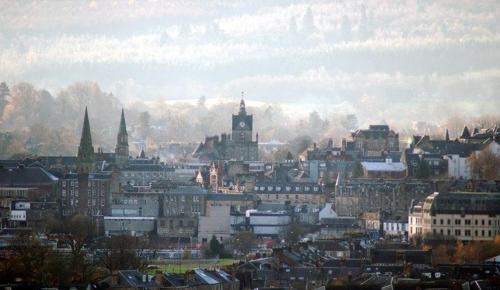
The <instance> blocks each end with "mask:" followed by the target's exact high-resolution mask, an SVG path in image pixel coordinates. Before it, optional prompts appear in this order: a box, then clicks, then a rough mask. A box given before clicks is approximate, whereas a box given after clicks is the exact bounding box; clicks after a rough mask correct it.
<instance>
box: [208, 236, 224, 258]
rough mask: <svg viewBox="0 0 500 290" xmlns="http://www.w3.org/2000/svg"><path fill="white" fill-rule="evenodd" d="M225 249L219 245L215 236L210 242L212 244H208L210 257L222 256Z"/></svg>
mask: <svg viewBox="0 0 500 290" xmlns="http://www.w3.org/2000/svg"><path fill="white" fill-rule="evenodd" d="M223 249H224V246H223V245H222V244H221V243H219V241H218V240H217V238H216V237H215V235H213V236H212V239H211V240H210V243H209V244H208V250H209V254H210V255H214V256H216V255H217V256H220V255H221V254H222V251H223Z"/></svg>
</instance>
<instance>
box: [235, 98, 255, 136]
mask: <svg viewBox="0 0 500 290" xmlns="http://www.w3.org/2000/svg"><path fill="white" fill-rule="evenodd" d="M252 126H253V116H252V115H248V114H247V111H246V108H245V100H243V99H241V102H240V111H239V113H238V114H237V115H233V132H232V139H233V142H235V143H246V142H252Z"/></svg>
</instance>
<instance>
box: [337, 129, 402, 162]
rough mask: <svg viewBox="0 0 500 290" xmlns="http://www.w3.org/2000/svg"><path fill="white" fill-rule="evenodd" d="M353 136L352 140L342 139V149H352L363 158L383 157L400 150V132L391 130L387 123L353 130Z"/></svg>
mask: <svg viewBox="0 0 500 290" xmlns="http://www.w3.org/2000/svg"><path fill="white" fill-rule="evenodd" d="M351 138H352V140H350V141H347V140H345V139H344V140H343V141H342V150H344V151H349V150H348V149H352V150H354V151H355V152H357V153H358V155H359V157H362V158H373V157H382V156H384V155H386V154H388V153H390V152H399V134H398V133H395V132H394V131H393V130H390V129H389V126H387V125H370V127H369V128H368V129H365V130H357V131H356V132H353V133H352V134H351ZM351 144H352V146H350V145H351ZM351 147H352V148H351Z"/></svg>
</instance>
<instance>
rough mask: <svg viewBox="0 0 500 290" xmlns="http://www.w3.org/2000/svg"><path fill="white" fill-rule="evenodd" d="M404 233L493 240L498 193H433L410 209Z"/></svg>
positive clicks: (497, 230) (498, 227) (499, 213)
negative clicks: (406, 231) (406, 229)
mask: <svg viewBox="0 0 500 290" xmlns="http://www.w3.org/2000/svg"><path fill="white" fill-rule="evenodd" d="M408 234H409V238H412V237H416V236H422V237H425V236H426V235H433V236H441V237H443V238H454V239H456V240H461V241H491V240H494V239H495V237H496V236H497V235H500V193H498V192H496V193H483V192H441V193H440V192H435V193H433V194H431V195H429V196H428V197H427V198H426V199H425V200H424V201H422V202H419V203H418V204H415V205H413V206H412V208H411V209H410V215H409V232H408Z"/></svg>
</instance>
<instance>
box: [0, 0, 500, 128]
mask: <svg viewBox="0 0 500 290" xmlns="http://www.w3.org/2000/svg"><path fill="white" fill-rule="evenodd" d="M0 11H2V13H1V14H0V81H7V82H8V83H18V82H22V81H27V82H31V83H33V84H34V85H36V86H37V87H40V88H46V89H48V90H49V91H51V92H53V93H54V94H57V91H59V90H61V89H63V88H64V87H67V86H68V85H70V84H72V83H74V82H77V81H87V80H90V81H97V82H98V83H99V84H100V85H101V87H102V88H103V89H104V90H106V91H109V92H112V93H113V94H114V95H115V96H117V97H118V98H119V99H120V100H121V101H122V102H123V103H124V104H125V105H127V104H132V103H133V102H136V101H142V102H151V103H153V102H156V101H158V100H161V101H165V102H179V101H186V100H187V101H192V102H194V101H195V100H196V99H198V98H199V97H201V96H205V97H206V98H207V99H208V100H209V103H210V101H211V102H219V101H224V100H230V101H235V100H237V99H239V98H240V97H241V92H242V91H243V92H244V96H245V98H246V99H247V103H250V104H252V103H253V104H267V103H270V104H276V105H280V106H282V107H283V108H285V109H286V110H287V111H289V112H291V113H298V114H300V113H304V114H305V113H306V112H309V111H310V110H316V111H318V112H319V113H320V114H321V115H328V114H334V113H335V112H343V113H354V114H356V115H357V116H358V118H360V119H361V120H362V121H363V120H369V121H370V122H379V121H381V120H384V121H385V122H388V123H389V122H394V123H399V124H406V123H408V124H409V123H411V122H415V121H424V120H425V121H436V122H439V121H442V120H444V119H446V118H448V117H453V116H464V115H469V116H475V115H479V114H495V113H498V108H500V97H499V96H500V2H499V1H495V0H490V1H481V0H440V1H431V0H418V1H415V0H408V1H404V0H387V1H381V0H377V1H353V0H347V1H319V0H318V1H314V0H313V1H301V0H296V1H284V0H254V1H209V0H204V1H152V0H151V1H139V0H137V1H133V0H130V1H106V0H103V1H64V0H61V1H7V0H0Z"/></svg>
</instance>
